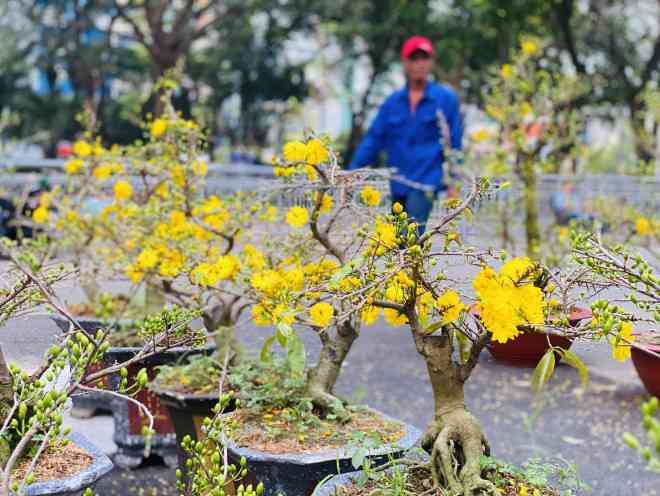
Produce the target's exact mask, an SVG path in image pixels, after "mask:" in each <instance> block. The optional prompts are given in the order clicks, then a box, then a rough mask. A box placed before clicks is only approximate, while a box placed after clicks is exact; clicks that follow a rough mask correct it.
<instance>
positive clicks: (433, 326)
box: [426, 320, 442, 334]
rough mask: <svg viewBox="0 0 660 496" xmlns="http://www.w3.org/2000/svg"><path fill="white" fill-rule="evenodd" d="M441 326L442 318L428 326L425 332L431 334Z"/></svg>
mask: <svg viewBox="0 0 660 496" xmlns="http://www.w3.org/2000/svg"><path fill="white" fill-rule="evenodd" d="M441 327H442V320H439V321H437V322H434V323H433V324H431V325H430V326H428V327H427V328H426V333H427V334H433V333H434V332H435V331H437V330H438V329H440V328H441Z"/></svg>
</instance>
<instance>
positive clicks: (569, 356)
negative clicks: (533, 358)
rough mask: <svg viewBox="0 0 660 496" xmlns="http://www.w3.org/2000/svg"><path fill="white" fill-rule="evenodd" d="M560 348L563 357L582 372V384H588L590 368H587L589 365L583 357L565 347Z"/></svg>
mask: <svg viewBox="0 0 660 496" xmlns="http://www.w3.org/2000/svg"><path fill="white" fill-rule="evenodd" d="M559 350H560V351H559V353H561V355H562V359H563V360H564V361H565V362H566V363H567V364H568V365H570V366H571V367H573V368H574V369H576V370H577V371H578V373H579V374H580V382H581V383H582V386H586V385H587V383H588V382H589V370H588V369H587V366H586V365H585V364H584V362H583V361H582V359H581V358H580V357H579V356H577V355H576V354H575V353H573V352H572V351H569V350H564V349H563V348H560V349H559Z"/></svg>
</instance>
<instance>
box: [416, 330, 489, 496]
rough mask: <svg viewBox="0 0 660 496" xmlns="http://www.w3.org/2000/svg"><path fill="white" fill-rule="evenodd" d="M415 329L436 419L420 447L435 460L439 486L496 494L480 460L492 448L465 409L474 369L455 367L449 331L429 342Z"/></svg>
mask: <svg viewBox="0 0 660 496" xmlns="http://www.w3.org/2000/svg"><path fill="white" fill-rule="evenodd" d="M415 328H416V326H414V325H413V326H412V330H413V337H414V340H415V346H416V347H417V351H418V352H419V353H420V354H421V355H422V357H424V360H425V362H426V367H427V370H428V374H429V379H430V382H431V386H432V388H433V399H434V401H435V415H434V419H433V421H432V422H431V424H430V425H429V427H428V428H427V430H426V432H425V433H424V436H423V437H422V447H423V448H424V449H425V450H426V451H428V452H429V454H430V455H431V466H432V472H433V477H434V480H435V483H436V484H437V485H439V486H442V487H447V488H449V489H450V491H451V493H452V494H453V495H457V496H473V495H477V494H495V486H494V485H493V484H492V483H490V482H489V481H487V480H485V479H483V478H482V477H481V466H480V458H481V456H482V455H484V454H487V455H488V454H489V451H490V448H489V446H488V442H487V441H486V437H485V436H484V433H483V431H482V429H481V426H480V425H479V421H478V420H477V419H476V418H475V417H474V416H473V415H472V414H471V413H470V412H469V411H468V409H467V408H466V406H465V398H464V392H463V386H464V383H465V381H466V379H467V377H469V373H470V371H471V369H472V367H473V366H474V365H473V364H472V365H470V366H464V365H460V364H457V363H455V362H454V360H453V359H452V355H453V351H454V350H453V345H452V340H451V339H450V337H449V334H448V332H447V331H445V332H443V334H442V335H440V336H425V335H424V334H423V333H420V332H416V331H415ZM475 346H477V345H475ZM479 346H480V345H479ZM475 363H476V362H475Z"/></svg>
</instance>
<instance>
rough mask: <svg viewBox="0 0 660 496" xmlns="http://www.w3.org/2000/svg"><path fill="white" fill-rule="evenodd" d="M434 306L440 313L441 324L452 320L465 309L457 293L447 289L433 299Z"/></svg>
mask: <svg viewBox="0 0 660 496" xmlns="http://www.w3.org/2000/svg"><path fill="white" fill-rule="evenodd" d="M435 307H436V308H437V309H438V311H439V312H440V313H441V314H442V325H447V324H451V323H452V322H454V321H455V320H456V319H458V317H460V315H461V312H462V311H463V310H464V309H465V305H463V303H461V298H460V297H459V296H458V293H456V292H455V291H452V290H447V291H445V292H444V293H443V294H442V295H441V296H439V297H438V299H436V300H435Z"/></svg>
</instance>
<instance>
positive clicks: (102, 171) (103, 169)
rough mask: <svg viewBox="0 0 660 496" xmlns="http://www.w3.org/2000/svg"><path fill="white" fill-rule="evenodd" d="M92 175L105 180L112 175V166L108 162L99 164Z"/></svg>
mask: <svg viewBox="0 0 660 496" xmlns="http://www.w3.org/2000/svg"><path fill="white" fill-rule="evenodd" d="M92 175H93V176H94V177H95V178H96V179H98V180H99V181H105V180H106V179H108V178H109V177H110V176H111V175H112V167H111V165H110V164H101V165H99V166H98V167H96V168H95V169H94V171H93V172H92Z"/></svg>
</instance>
